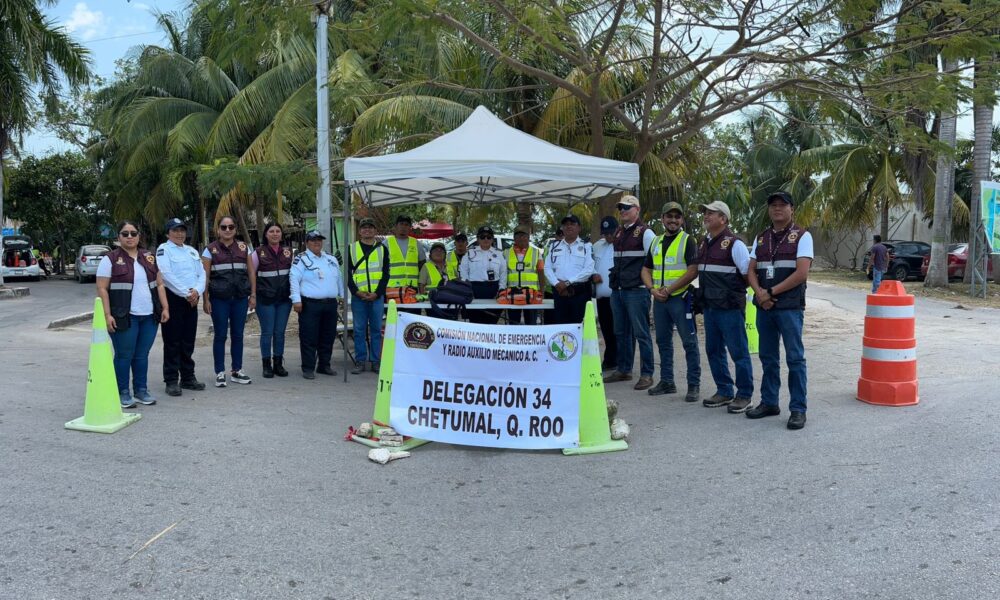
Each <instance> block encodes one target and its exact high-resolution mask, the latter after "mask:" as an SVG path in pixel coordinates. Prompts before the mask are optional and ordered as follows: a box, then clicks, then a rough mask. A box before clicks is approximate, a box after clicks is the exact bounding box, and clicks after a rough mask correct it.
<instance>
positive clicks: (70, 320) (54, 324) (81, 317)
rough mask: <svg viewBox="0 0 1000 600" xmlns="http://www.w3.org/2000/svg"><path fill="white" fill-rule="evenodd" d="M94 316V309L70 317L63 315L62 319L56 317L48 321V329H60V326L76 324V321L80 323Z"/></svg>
mask: <svg viewBox="0 0 1000 600" xmlns="http://www.w3.org/2000/svg"><path fill="white" fill-rule="evenodd" d="M93 318H94V311H90V312H86V313H80V314H78V315H73V316H72V317H65V318H62V319H56V320H55V321H51V322H50V323H49V327H48V328H49V329H60V328H62V327H69V326H70V325H76V324H77V323H82V322H84V321H89V320H91V319H93Z"/></svg>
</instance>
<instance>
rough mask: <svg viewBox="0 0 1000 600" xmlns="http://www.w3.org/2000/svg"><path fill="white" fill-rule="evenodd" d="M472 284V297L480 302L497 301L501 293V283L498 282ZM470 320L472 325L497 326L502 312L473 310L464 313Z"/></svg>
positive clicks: (471, 282)
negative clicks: (498, 294)
mask: <svg viewBox="0 0 1000 600" xmlns="http://www.w3.org/2000/svg"><path fill="white" fill-rule="evenodd" d="M469 283H470V284H472V295H473V296H474V297H475V298H476V299H479V300H495V299H496V297H497V293H498V292H499V291H500V283H499V282H497V281H470V282H469ZM463 314H464V315H466V316H467V317H468V318H469V322H470V323H486V324H489V325H496V324H497V321H499V320H500V311H492V310H473V309H468V310H465V311H463Z"/></svg>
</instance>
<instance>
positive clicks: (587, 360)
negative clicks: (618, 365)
mask: <svg viewBox="0 0 1000 600" xmlns="http://www.w3.org/2000/svg"><path fill="white" fill-rule="evenodd" d="M581 360H582V361H583V364H582V365H581V366H580V446H579V447H577V448H563V454H565V455H567V456H569V455H573V454H597V453H599V452H614V451H616V450H628V443H626V442H625V440H613V439H611V424H610V423H609V422H608V401H607V398H605V396H604V379H603V378H602V377H601V353H600V346H599V345H598V343H597V321H596V319H595V317H594V302H593V301H590V302H588V303H587V312H586V314H585V315H584V317H583V356H582V357H581Z"/></svg>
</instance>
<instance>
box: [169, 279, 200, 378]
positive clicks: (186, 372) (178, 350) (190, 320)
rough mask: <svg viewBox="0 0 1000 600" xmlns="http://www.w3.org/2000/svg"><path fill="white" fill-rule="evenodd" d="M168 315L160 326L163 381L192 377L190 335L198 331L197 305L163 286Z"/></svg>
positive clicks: (193, 336) (192, 347)
mask: <svg viewBox="0 0 1000 600" xmlns="http://www.w3.org/2000/svg"><path fill="white" fill-rule="evenodd" d="M167 306H168V307H169V308H170V319H169V320H168V321H167V322H166V323H164V324H163V325H162V327H163V381H164V382H166V383H177V379H178V376H179V377H180V380H181V381H194V379H195V376H194V338H195V336H196V335H198V306H197V305H195V306H191V305H190V304H189V303H188V301H187V298H183V297H181V296H178V295H177V294H175V293H173V292H171V291H170V290H167Z"/></svg>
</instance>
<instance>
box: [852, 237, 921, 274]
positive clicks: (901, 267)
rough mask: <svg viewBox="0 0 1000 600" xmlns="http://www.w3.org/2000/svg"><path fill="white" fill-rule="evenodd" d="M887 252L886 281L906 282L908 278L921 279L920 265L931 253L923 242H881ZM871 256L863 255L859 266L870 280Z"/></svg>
mask: <svg viewBox="0 0 1000 600" xmlns="http://www.w3.org/2000/svg"><path fill="white" fill-rule="evenodd" d="M882 244H883V245H884V246H885V247H886V249H888V250H889V268H888V269H886V272H885V276H886V278H887V279H897V280H899V281H906V280H907V279H909V278H910V277H916V278H918V279H922V276H921V275H920V264H921V263H923V262H924V257H925V256H927V255H928V254H930V253H931V245H930V244H926V243H924V242H909V241H906V240H889V241H887V242H882ZM870 261H871V255H870V254H865V258H864V261H863V262H862V263H861V266H862V267H863V268H864V270H865V273H867V274H868V279H871V278H872V270H871V265H870V264H869V263H870Z"/></svg>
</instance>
